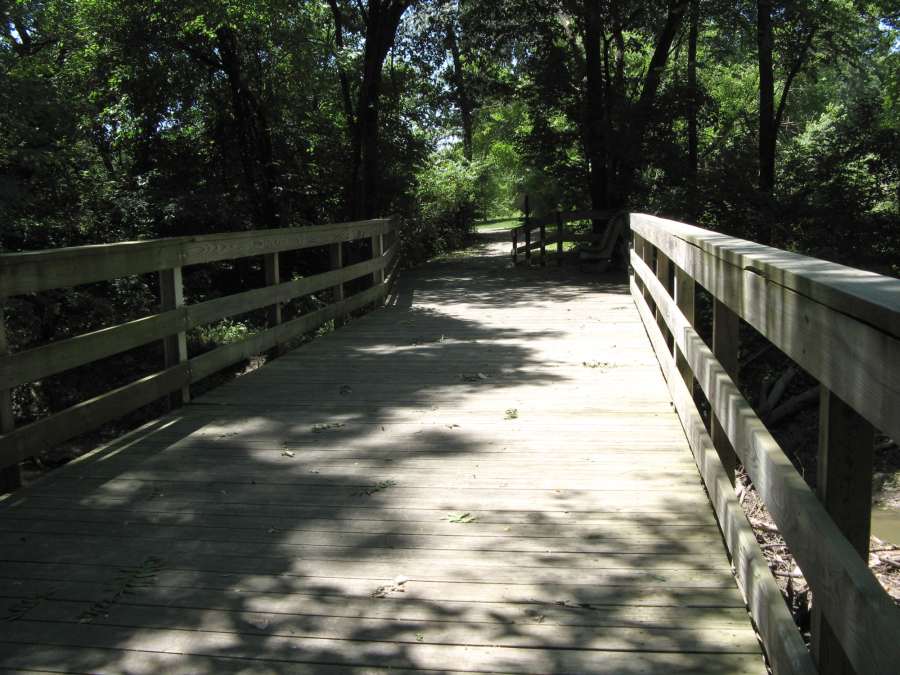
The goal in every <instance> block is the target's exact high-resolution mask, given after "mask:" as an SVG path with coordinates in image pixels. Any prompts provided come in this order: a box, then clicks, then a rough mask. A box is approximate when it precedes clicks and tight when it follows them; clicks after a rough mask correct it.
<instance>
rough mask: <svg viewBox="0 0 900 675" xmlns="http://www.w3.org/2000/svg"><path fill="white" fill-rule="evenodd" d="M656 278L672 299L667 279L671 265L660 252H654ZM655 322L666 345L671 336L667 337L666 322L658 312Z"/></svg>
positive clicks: (670, 285)
mask: <svg viewBox="0 0 900 675" xmlns="http://www.w3.org/2000/svg"><path fill="white" fill-rule="evenodd" d="M655 273H656V278H657V279H659V282H660V283H661V284H662V286H663V288H664V289H665V290H666V293H668V295H669V296H671V297H674V290H673V289H672V284H671V283H670V279H669V277H670V276H671V274H672V263H671V261H670V260H669V259H668V258H667V257H666V254H665V253H663V252H662V251H657V252H656V269H655ZM656 320H657V324H658V326H659V329H660V330H661V331H662V333H663V337H664V338H665V340H666V343H667V344H670V343H671V340H672V338H671V335H667V333H668V332H669V329H668V328H667V327H666V322H665V320H664V319H663V318H662V316H661V315H660V314H659V310H657V311H656Z"/></svg>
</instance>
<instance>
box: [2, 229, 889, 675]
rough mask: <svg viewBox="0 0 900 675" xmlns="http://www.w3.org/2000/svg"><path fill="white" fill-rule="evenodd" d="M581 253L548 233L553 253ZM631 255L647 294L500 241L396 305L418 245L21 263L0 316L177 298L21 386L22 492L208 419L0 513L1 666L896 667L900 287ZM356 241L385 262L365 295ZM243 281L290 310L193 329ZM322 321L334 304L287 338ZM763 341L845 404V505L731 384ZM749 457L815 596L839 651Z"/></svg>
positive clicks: (174, 249) (200, 669)
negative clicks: (772, 557) (104, 366)
mask: <svg viewBox="0 0 900 675" xmlns="http://www.w3.org/2000/svg"><path fill="white" fill-rule="evenodd" d="M573 217H574V216H573ZM558 220H561V219H558ZM558 225H559V226H558V228H557V230H556V232H555V234H551V235H550V236H548V235H547V232H546V227H545V226H542V225H541V224H540V223H539V224H537V225H535V224H534V223H530V222H526V223H525V225H523V228H524V229H523V230H520V231H519V232H518V233H517V236H518V235H523V237H522V238H523V239H524V240H525V241H526V242H527V243H526V246H525V249H526V251H525V252H526V253H528V254H529V255H530V254H531V252H532V250H534V249H540V250H541V251H543V252H544V255H546V248H547V246H546V245H547V244H548V243H551V242H550V240H551V239H553V238H554V237H555V238H556V239H557V240H559V241H562V240H563V239H565V238H566V237H568V236H570V235H567V234H566V232H565V230H564V228H563V227H562V223H561V222H560V223H559V224H558ZM615 226H616V227H619V228H620V231H621V232H623V233H625V234H626V235H628V238H629V239H630V240H631V241H632V242H633V247H632V249H631V252H630V256H631V266H632V269H633V275H632V276H631V278H630V281H629V280H628V279H626V278H625V277H624V275H622V277H621V278H620V277H618V276H616V275H615V274H611V273H610V274H596V273H595V272H590V273H583V272H579V271H578V270H576V269H575V268H573V267H568V266H562V267H556V266H546V267H540V266H531V265H529V266H515V265H513V264H512V263H511V262H510V261H509V260H508V257H507V255H508V247H505V246H502V247H501V246H497V245H493V246H494V247H493V248H491V247H484V248H483V249H482V250H481V251H479V252H476V253H474V254H471V255H467V256H458V257H453V258H449V259H446V260H442V261H437V262H432V263H430V264H428V265H425V266H422V267H420V268H417V269H415V270H412V271H408V272H404V273H403V275H402V276H400V278H399V281H396V271H395V270H396V267H395V264H396V252H397V244H396V243H395V242H394V236H393V229H394V225H393V221H391V220H376V221H367V222H364V223H352V224H347V225H332V226H322V227H314V228H303V229H298V230H273V231H267V232H254V233H245V234H236V235H221V236H218V235H217V236H208V237H192V238H179V239H171V240H158V241H151V242H140V243H129V244H113V245H109V246H100V247H82V248H77V249H63V250H59V251H50V252H43V253H28V254H12V255H4V256H0V297H10V296H16V295H22V294H28V293H37V292H41V291H44V290H46V289H50V288H58V287H71V286H75V285H79V284H85V283H92V282H96V281H100V280H103V279H110V278H115V277H121V276H125V275H132V274H146V273H155V272H159V278H160V284H161V294H160V296H161V299H162V307H161V309H160V311H159V312H158V313H157V314H154V315H153V316H150V317H144V318H141V319H138V320H136V321H133V322H130V323H128V324H122V325H118V326H112V327H109V328H106V329H104V330H101V331H97V332H94V333H90V334H86V335H82V336H77V337H74V338H71V339H68V340H64V341H61V342H57V343H51V344H50V345H47V346H44V347H38V348H35V349H32V350H29V351H22V352H18V353H13V354H8V355H6V356H3V357H0V394H2V397H0V412H2V413H3V416H2V423H3V425H4V426H3V431H4V433H3V435H2V436H0V465H2V466H7V467H12V468H8V469H7V470H6V474H5V475H6V480H7V483H14V482H15V481H16V480H17V473H16V472H17V469H16V468H15V465H16V464H17V463H18V462H20V461H21V460H23V459H25V458H26V457H29V456H32V455H34V454H35V453H38V452H41V451H42V450H44V449H45V448H47V447H49V446H51V445H54V444H57V443H59V442H61V441H63V440H65V439H66V438H70V437H72V436H74V435H77V434H79V433H82V432H84V431H86V430H89V429H91V428H95V427H97V426H98V425H100V424H103V423H105V422H107V421H109V420H112V419H115V418H117V417H119V416H121V415H123V414H124V413H126V412H128V411H130V410H133V409H135V408H137V407H139V406H142V405H145V404H146V403H148V402H151V401H153V400H156V399H159V398H160V397H162V396H169V395H174V396H175V397H177V398H178V402H179V403H181V404H183V405H179V406H178V407H177V408H175V409H174V410H173V411H172V412H171V413H170V414H168V415H166V416H164V417H162V418H160V419H158V420H155V421H153V422H151V423H149V424H146V425H145V426H143V427H142V428H140V429H138V430H136V431H134V432H132V433H129V434H127V435H126V436H124V437H122V438H120V439H118V440H116V441H115V442H113V443H111V444H109V445H107V446H105V447H102V448H100V449H98V450H96V451H95V452H93V453H91V454H90V455H87V456H85V457H83V458H81V459H79V460H77V461H75V462H72V463H71V464H69V465H67V466H65V467H63V468H62V469H59V470H57V471H55V472H53V473H51V474H50V475H49V476H47V477H45V478H43V479H41V480H38V481H36V482H35V483H33V484H32V485H30V486H28V487H25V488H21V489H19V490H17V491H15V492H13V493H12V494H11V495H10V496H8V498H7V499H6V500H5V502H3V503H2V504H0V542H2V549H0V550H2V554H0V578H2V586H0V596H2V600H0V607H2V611H0V617H4V618H5V619H6V621H4V622H0V626H2V630H0V671H3V672H7V671H16V672H78V673H85V672H89V673H97V672H111V673H163V672H164V673H188V672H190V673H222V672H242V673H244V672H248V673H257V672H259V673H269V672H285V673H306V672H308V673H344V672H353V673H375V672H404V671H412V672H415V671H431V672H440V673H458V672H459V673H462V672H491V673H495V672H496V673H500V672H504V673H507V672H508V673H628V674H631V673H670V672H677V673H711V674H713V673H715V674H719V673H765V672H766V662H767V663H768V666H769V667H770V668H771V669H772V671H773V672H775V673H778V674H781V673H815V672H822V673H837V672H853V670H855V671H856V672H858V673H884V674H886V673H894V672H896V667H897V664H898V663H900V620H898V610H897V608H896V607H895V606H894V605H893V603H892V602H891V600H890V598H889V597H888V596H887V595H886V594H885V592H884V591H883V590H882V589H881V587H880V586H879V585H878V582H877V581H876V579H875V578H874V577H873V575H872V574H871V573H870V572H869V570H868V567H867V564H866V562H865V560H864V557H865V553H866V548H867V546H868V518H869V511H868V509H869V498H870V495H869V490H870V484H871V470H872V469H871V461H872V433H873V431H872V429H873V426H874V427H876V428H878V429H880V430H882V431H884V432H885V433H887V434H889V435H891V436H892V437H893V438H900V415H897V412H898V411H900V349H898V340H900V300H898V297H900V282H897V281H895V280H891V279H887V278H884V277H879V276H877V275H873V274H868V273H864V272H860V271H857V270H852V269H849V268H845V267H841V266H838V265H833V264H830V263H825V262H822V261H818V260H814V259H809V258H803V257H801V256H796V255H793V254H789V253H785V252H783V251H778V250H775V249H767V248H765V247H762V246H759V245H757V244H753V243H751V242H745V241H741V240H736V239H732V238H728V237H725V236H723V235H719V234H716V233H712V232H707V231H703V230H699V229H697V228H692V227H689V226H686V225H682V224H679V223H673V222H670V221H664V220H661V219H658V218H654V217H651V216H644V215H639V214H631V215H630V216H629V215H621V216H618V217H617V221H616V225H615ZM535 228H536V229H535ZM571 236H575V235H571ZM354 240H371V242H372V243H371V250H372V253H373V254H372V257H371V259H369V260H366V261H363V262H360V263H355V264H353V265H347V266H345V265H344V264H343V252H344V250H345V249H344V247H343V246H342V242H348V241H354ZM532 240H533V241H537V242H538V246H537V247H534V246H532V245H531V241H532ZM313 246H328V247H329V248H330V251H331V261H332V268H333V269H332V270H331V271H328V272H325V273H322V274H319V275H315V276H310V277H306V278H301V279H292V280H287V281H283V280H282V278H281V276H282V275H281V274H280V272H279V260H280V259H279V256H280V255H283V254H284V253H285V252H287V251H290V250H294V249H299V248H309V247H313ZM558 250H559V252H562V247H560V248H559V249H558ZM247 256H264V261H265V269H266V284H267V285H266V286H263V287H260V288H256V289H251V290H246V291H244V292H242V293H239V294H236V295H231V296H226V297H223V298H218V299H213V300H207V301H205V302H200V303H197V304H185V303H184V299H183V292H182V284H181V278H182V268H183V267H185V266H192V265H202V264H206V263H210V262H214V261H221V260H227V259H233V258H240V257H247ZM539 259H540V258H538V257H537V255H536V256H535V259H534V260H535V261H536V260H539ZM360 278H362V279H363V280H364V281H365V279H366V278H371V283H363V284H360V285H359V287H360V288H364V290H362V291H359V292H357V293H355V294H352V295H351V294H350V291H351V290H353V288H354V287H353V286H351V285H350V283H351V282H352V281H353V280H357V279H360ZM395 281H396V283H395ZM327 289H331V291H330V294H328V293H327ZM311 293H317V294H318V297H319V299H320V300H321V299H322V298H323V297H324V295H325V294H328V295H329V296H330V302H329V304H326V305H323V306H321V307H320V308H319V309H316V310H315V311H311V312H307V313H305V314H302V315H300V316H297V317H296V318H291V319H283V316H282V312H281V309H282V304H283V303H286V302H288V301H290V300H292V299H294V298H296V297H298V296H304V295H309V294H311ZM704 294H709V298H710V301H711V303H712V305H713V307H714V311H713V318H712V323H713V337H712V340H711V345H709V346H708V345H707V344H706V342H704V341H703V340H702V339H701V338H700V337H699V335H698V332H697V328H698V326H696V324H697V322H698V321H699V319H695V314H697V316H698V317H699V316H700V313H699V312H695V304H697V305H699V303H700V302H701V300H702V299H703V298H704V297H706V296H705V295H704ZM373 305H374V306H376V307H377V309H376V310H375V311H371V312H369V313H368V314H366V315H365V316H358V314H359V312H360V311H362V310H364V309H366V308H371V307H372V306H373ZM382 305H384V306H382ZM258 308H268V312H269V319H270V320H269V328H268V329H267V330H264V331H262V332H259V333H257V334H255V335H253V336H252V337H250V338H249V339H247V340H245V341H243V342H237V343H234V344H229V345H226V346H223V347H220V348H218V349H216V350H214V351H211V352H208V353H206V354H202V355H199V356H191V355H190V354H188V352H187V348H186V338H185V336H186V332H187V331H188V330H190V329H191V328H192V327H195V326H199V325H203V324H207V323H210V322H212V321H216V320H218V319H220V318H222V317H226V316H232V315H235V314H240V313H243V312H247V311H249V310H252V309H258ZM351 313H356V315H357V316H356V318H353V319H352V320H350V321H349V322H347V323H346V325H343V326H342V327H340V328H339V329H337V330H335V331H334V332H331V333H329V334H327V335H324V336H322V337H318V338H316V339H315V340H313V341H312V342H310V343H308V344H306V345H304V346H302V347H300V348H298V349H294V350H293V351H290V352H289V353H287V354H285V355H283V356H281V357H280V358H277V359H275V360H273V361H272V362H271V363H267V364H266V365H264V366H263V367H261V368H259V369H257V370H255V371H253V372H251V373H249V374H246V375H244V376H242V377H240V378H238V379H236V380H234V381H232V382H230V383H229V384H226V385H224V386H221V387H219V388H217V389H214V390H212V391H211V392H209V393H206V394H205V395H202V396H200V397H198V398H196V399H195V400H191V391H190V387H191V385H192V384H194V383H196V382H198V381H200V380H202V379H203V378H205V377H207V376H209V375H210V374H212V373H214V372H216V371H217V370H219V369H221V368H223V367H225V366H227V365H229V364H232V363H235V362H239V361H241V360H243V359H245V358H247V357H248V356H250V355H253V354H259V353H261V352H264V351H266V350H271V349H278V348H281V347H283V346H284V345H286V344H290V342H291V341H292V340H294V339H296V338H297V337H298V336H302V335H304V334H307V333H309V332H310V331H311V330H314V329H315V328H316V327H317V326H320V325H322V324H323V323H325V322H328V321H332V320H335V319H341V318H343V317H346V316H347V315H348V314H351ZM739 320H744V321H746V322H747V323H749V324H750V325H752V326H753V327H755V328H756V329H757V330H758V331H760V332H761V333H762V334H763V335H764V336H765V337H767V338H768V339H769V340H771V341H772V343H773V344H774V345H775V346H776V347H778V348H779V349H781V350H782V351H784V352H785V353H786V354H787V355H788V356H790V357H791V358H793V359H794V360H795V361H796V362H797V363H798V364H799V365H800V366H801V367H803V368H804V369H806V370H807V371H808V372H809V373H811V374H812V375H814V376H815V377H817V378H818V379H819V380H820V382H821V390H822V434H821V437H822V440H821V448H820V465H821V467H822V469H821V475H820V481H819V484H820V486H821V487H820V489H821V491H822V494H821V495H819V496H817V495H815V494H814V493H813V492H812V491H811V490H810V489H809V488H808V487H807V486H806V484H805V482H804V481H803V479H802V477H800V475H799V474H798V473H797V472H796V471H795V470H794V468H793V467H792V465H791V464H790V462H789V461H788V459H787V458H786V456H785V455H784V453H783V452H782V450H781V449H780V448H779V447H778V445H777V443H775V441H774V439H773V438H772V437H771V435H770V434H769V432H768V431H767V430H766V429H765V427H764V426H763V425H762V423H761V422H760V421H759V419H758V417H757V416H756V415H755V413H754V412H753V410H752V409H751V408H750V406H749V405H748V404H747V402H746V401H745V400H744V398H743V397H742V396H741V394H740V392H739V391H738V389H737V387H736V385H735V380H736V377H737V373H736V372H735V371H736V365H735V364H736V355H737V346H738V340H737V326H738V322H739ZM0 335H2V331H0ZM158 340H164V341H165V344H166V350H165V354H166V356H165V359H166V360H165V364H162V367H161V370H159V372H157V373H154V374H152V375H149V376H146V377H143V378H141V379H139V380H137V381H135V382H133V383H131V384H128V385H126V386H124V387H122V388H120V389H118V390H116V391H113V392H110V393H108V394H105V395H101V396H99V397H97V398H94V399H91V400H88V401H85V402H82V403H80V404H78V405H77V406H75V407H73V408H70V409H68V410H64V411H61V412H58V413H56V414H54V415H52V416H50V417H48V418H46V419H44V420H40V421H38V422H35V423H33V424H31V425H29V426H23V427H19V428H14V425H13V423H12V419H11V407H10V402H9V401H10V399H9V392H10V390H11V389H12V388H14V387H16V386H19V385H22V384H25V383H29V382H32V381H35V380H40V379H41V378H44V377H47V376H49V375H52V374H54V373H58V372H61V371H64V370H66V369H70V368H74V367H77V366H80V365H83V364H85V363H91V362H93V361H96V360H98V359H102V358H104V357H107V356H110V355H112V354H116V353H118V352H121V351H123V350H126V349H131V348H134V347H137V346H139V345H142V344H146V343H148V342H152V341H158ZM3 346H5V345H3V344H2V343H0V347H3ZM695 399H697V400H700V401H702V402H705V404H706V405H708V406H709V408H710V409H711V411H712V423H711V424H710V431H709V432H708V431H707V426H706V424H705V423H704V420H703V418H702V416H701V414H700V412H698V407H697V405H696V404H695ZM701 407H702V405H701ZM735 453H736V456H735ZM737 457H739V458H740V460H739V461H740V462H741V463H742V464H743V465H744V466H745V467H746V469H747V470H748V472H749V474H750V476H751V477H752V479H753V480H754V483H755V485H756V486H757V488H758V490H759V492H760V494H761V496H762V497H763V499H764V500H765V502H766V505H767V506H768V508H769V510H770V512H771V514H772V516H773V518H774V519H775V521H776V523H777V524H778V527H779V528H780V530H781V532H782V533H783V535H784V537H785V538H786V540H787V542H788V544H789V545H790V547H791V550H792V551H793V553H794V555H795V556H796V559H797V561H798V563H799V565H800V566H801V567H802V570H803V573H804V574H805V576H806V578H807V579H808V581H809V583H810V585H811V587H812V590H813V593H814V597H815V613H814V630H813V636H812V638H813V644H812V648H811V650H810V649H807V647H806V645H805V644H804V642H803V639H802V636H801V635H800V633H799V632H798V631H797V629H796V628H795V626H794V623H793V621H792V619H791V616H790V615H789V613H788V610H787V608H786V605H785V603H784V601H783V600H782V597H781V594H780V591H779V590H778V588H777V586H776V584H775V582H774V579H773V577H772V575H771V573H770V572H769V569H768V567H767V565H766V562H765V559H764V558H763V556H762V553H761V551H760V548H759V546H758V544H757V542H756V539H755V536H754V534H753V531H752V530H751V528H750V525H749V524H748V522H747V520H746V517H745V516H744V514H743V511H742V509H741V506H740V504H739V503H738V502H737V499H736V497H735V493H734V489H733V487H732V485H733V481H734V465H735V463H736V461H738V460H737ZM748 610H749V613H748ZM764 654H765V659H766V661H764ZM847 668H852V670H849V671H848V670H846V669H847Z"/></svg>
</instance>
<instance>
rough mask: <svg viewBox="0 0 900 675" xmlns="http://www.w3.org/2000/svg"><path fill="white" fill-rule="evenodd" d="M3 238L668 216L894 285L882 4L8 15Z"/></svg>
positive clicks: (17, 1)
mask: <svg viewBox="0 0 900 675" xmlns="http://www.w3.org/2000/svg"><path fill="white" fill-rule="evenodd" d="M0 17H2V22H0V23H2V25H0V218H2V222H3V229H2V236H0V244H2V246H3V248H4V250H23V249H39V248H46V247H51V246H60V245H70V244H77V243H85V242H101V241H102V242H108V241H117V240H122V239H132V238H140V237H148V236H165V235H174V234H186V233H196V232H210V231H227V230H239V229H249V228H263V227H278V226H287V225H303V224H308V223H320V222H328V221H333V220H341V219H350V218H364V217H372V216H375V215H383V214H386V213H388V212H397V213H400V214H402V215H403V216H405V217H406V219H407V220H408V222H409V223H410V224H411V225H410V227H411V228H412V230H413V231H414V232H415V233H416V236H417V237H419V239H420V240H422V241H420V244H421V249H422V251H423V254H424V253H425V252H427V251H430V250H434V248H435V247H436V246H441V245H449V244H451V243H453V242H454V241H456V240H458V237H459V235H460V233H461V232H463V231H464V230H465V228H466V227H468V225H469V223H470V222H471V221H472V219H473V218H475V217H482V216H484V217H487V216H491V215H498V214H506V213H509V212H511V211H513V210H515V209H517V208H519V207H521V203H522V199H523V196H524V195H525V194H528V195H529V196H530V198H531V203H532V205H533V207H534V208H535V209H537V210H550V209H554V208H558V207H562V208H572V207H584V206H586V205H589V204H592V205H593V206H595V207H598V208H629V209H632V210H641V211H653V212H660V213H664V214H666V215H670V216H674V217H677V218H681V219H685V220H689V221H693V222H698V223H699V224H701V225H703V226H707V227H711V228H714V229H720V230H724V231H728V232H734V233H738V234H741V235H743V236H747V237H750V238H754V239H757V240H761V241H765V242H771V243H774V244H776V245H779V246H784V247H791V248H797V249H800V250H805V251H810V252H812V253H815V254H818V255H822V256H825V257H832V258H843V259H846V260H847V261H848V262H851V263H854V264H859V265H865V266H873V267H875V268H877V269H879V270H880V271H888V272H893V273H896V272H897V270H896V267H894V268H891V264H894V265H896V262H895V261H896V260H897V259H898V255H897V253H898V250H897V240H898V239H900V235H898V232H897V230H898V227H897V222H898V191H900V47H898V44H900V42H898V40H900V38H898V35H900V33H898V22H900V18H898V17H900V12H898V8H897V6H896V3H893V2H891V1H890V0H880V1H875V0H873V1H864V0H802V1H800V2H793V1H792V2H779V1H777V0H758V1H756V2H750V1H748V0H731V1H723V0H650V1H644V0H642V1H637V0H497V1H496V2H489V3H485V2H469V1H467V0H367V1H365V2H361V1H358V0H355V1H350V0H307V1H301V2H288V1H286V0H254V1H253V2H250V1H248V0H206V1H202V2H201V1H200V0H185V2H179V3H172V2H167V1H164V0H3V1H2V2H0Z"/></svg>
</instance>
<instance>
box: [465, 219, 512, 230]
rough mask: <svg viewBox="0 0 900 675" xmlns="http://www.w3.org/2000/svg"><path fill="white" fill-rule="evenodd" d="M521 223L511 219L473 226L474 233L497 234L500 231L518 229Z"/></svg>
mask: <svg viewBox="0 0 900 675" xmlns="http://www.w3.org/2000/svg"><path fill="white" fill-rule="evenodd" d="M521 224H522V222H521V221H520V220H517V219H515V218H511V219H509V220H504V221H502V222H499V223H491V224H490V225H478V224H477V223H476V224H475V231H476V232H498V231H501V230H511V229H512V228H514V227H518V226H519V225H521Z"/></svg>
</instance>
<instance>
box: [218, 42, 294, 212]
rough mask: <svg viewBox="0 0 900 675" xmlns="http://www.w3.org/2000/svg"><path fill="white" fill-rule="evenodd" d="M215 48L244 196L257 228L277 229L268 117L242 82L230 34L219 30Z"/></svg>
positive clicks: (275, 179) (277, 206) (275, 177)
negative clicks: (228, 102) (227, 96)
mask: <svg viewBox="0 0 900 675" xmlns="http://www.w3.org/2000/svg"><path fill="white" fill-rule="evenodd" d="M216 37H217V41H216V42H217V46H218V49H219V58H220V59H221V64H222V70H224V71H225V75H226V77H227V78H228V84H229V87H230V90H231V102H232V108H233V112H234V118H235V123H236V124H237V127H238V134H239V137H240V144H241V147H240V153H241V164H242V168H243V173H244V183H245V187H246V190H247V193H248V194H247V196H248V199H249V200H250V203H251V209H252V211H253V214H254V221H255V224H256V226H257V227H262V228H265V227H277V226H279V225H281V224H284V223H282V217H283V216H285V215H286V214H284V213H282V209H281V208H280V199H279V198H278V196H277V194H276V186H277V184H278V174H277V171H276V168H275V162H274V157H273V153H272V134H271V129H270V128H269V121H268V116H267V115H266V112H265V110H264V109H263V106H262V104H261V103H260V101H259V99H257V97H256V96H255V95H254V94H253V92H252V91H251V90H250V88H249V87H248V86H247V84H246V82H245V81H244V78H243V72H242V66H241V60H240V53H239V46H238V42H237V38H236V37H235V35H234V33H233V32H232V31H231V30H230V29H228V28H224V27H223V28H221V29H219V31H218V34H217V36H216Z"/></svg>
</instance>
